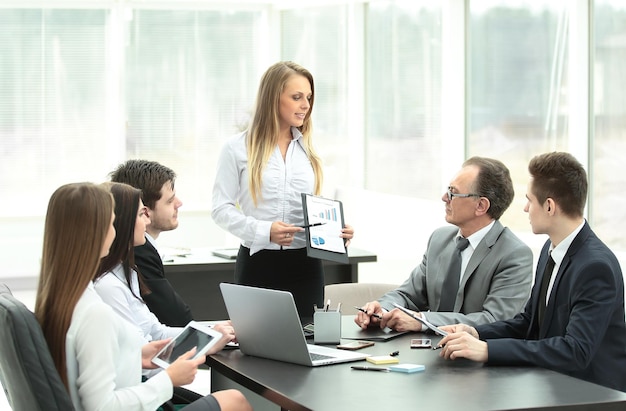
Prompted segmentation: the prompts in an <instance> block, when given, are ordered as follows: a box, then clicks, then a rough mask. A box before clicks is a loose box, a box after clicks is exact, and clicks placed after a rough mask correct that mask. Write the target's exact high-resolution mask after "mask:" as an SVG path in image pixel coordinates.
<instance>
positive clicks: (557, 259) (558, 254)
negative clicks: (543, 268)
mask: <svg viewBox="0 0 626 411" xmlns="http://www.w3.org/2000/svg"><path fill="white" fill-rule="evenodd" d="M584 225H585V220H583V222H582V223H581V224H580V225H579V226H578V227H577V228H576V229H575V230H574V231H572V232H571V233H570V234H569V235H568V236H567V237H565V238H564V239H563V241H561V242H560V243H559V245H557V246H556V247H555V246H554V244H552V243H550V249H549V250H548V255H551V256H552V259H553V260H554V268H552V273H551V274H550V284H548V291H547V292H546V306H547V305H548V302H549V301H550V294H552V287H553V286H554V280H556V275H554V273H558V272H559V267H561V263H562V262H563V259H564V258H565V254H566V253H567V250H568V249H569V246H570V245H572V242H573V241H574V238H576V236H577V235H578V233H580V230H582V229H583V226H584Z"/></svg>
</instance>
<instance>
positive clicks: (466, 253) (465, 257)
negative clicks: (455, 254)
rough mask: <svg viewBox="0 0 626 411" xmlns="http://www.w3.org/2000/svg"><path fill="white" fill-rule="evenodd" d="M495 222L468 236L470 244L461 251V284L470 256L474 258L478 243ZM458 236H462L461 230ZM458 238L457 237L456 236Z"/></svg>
mask: <svg viewBox="0 0 626 411" xmlns="http://www.w3.org/2000/svg"><path fill="white" fill-rule="evenodd" d="M494 224H495V220H493V221H492V222H491V223H489V224H487V225H486V226H485V227H483V228H481V229H480V230H478V231H476V232H475V233H474V234H472V235H470V236H469V237H467V240H468V241H469V245H468V246H467V248H466V249H465V250H463V251H461V275H460V276H459V284H460V283H461V282H462V281H463V276H464V275H465V269H466V268H467V264H468V263H469V260H470V258H472V254H474V250H476V247H478V244H480V242H481V241H482V240H483V238H485V236H486V235H487V233H488V232H489V230H491V228H492V227H493V225H494ZM457 237H461V231H459V233H458V234H457ZM455 239H456V238H455Z"/></svg>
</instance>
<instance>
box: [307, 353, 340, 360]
mask: <svg viewBox="0 0 626 411" xmlns="http://www.w3.org/2000/svg"><path fill="white" fill-rule="evenodd" d="M309 355H310V356H311V361H319V360H330V359H332V358H335V357H333V356H332V355H324V354H316V353H312V352H310V353H309Z"/></svg>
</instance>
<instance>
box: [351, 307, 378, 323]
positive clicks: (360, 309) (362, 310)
mask: <svg viewBox="0 0 626 411" xmlns="http://www.w3.org/2000/svg"><path fill="white" fill-rule="evenodd" d="M354 308H356V309H357V310H359V311H361V312H362V313H365V314H367V311H365V310H364V309H362V308H361V307H357V306H356V305H355V306H354ZM372 317H376V318H378V319H379V320H382V319H383V317H381V316H380V315H378V314H376V313H373V314H372Z"/></svg>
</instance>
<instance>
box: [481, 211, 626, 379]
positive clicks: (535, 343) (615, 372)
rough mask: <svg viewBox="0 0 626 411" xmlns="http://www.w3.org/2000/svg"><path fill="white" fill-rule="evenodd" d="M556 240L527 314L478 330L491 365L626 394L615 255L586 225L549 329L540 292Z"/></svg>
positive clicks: (558, 287)
mask: <svg viewBox="0 0 626 411" xmlns="http://www.w3.org/2000/svg"><path fill="white" fill-rule="evenodd" d="M549 246H550V240H548V241H547V242H546V244H545V245H544V246H543V249H542V250H541V254H540V257H539V261H538V262H537V271H536V275H535V285H534V286H533V289H532V292H531V297H530V300H528V303H527V304H526V307H525V309H524V311H523V312H522V313H520V314H518V315H516V316H515V317H514V318H513V319H511V320H506V321H498V322H495V323H492V324H486V325H482V326H478V327H476V330H477V331H478V333H479V335H480V339H481V340H485V341H487V345H488V352H489V357H488V363H489V364H532V365H537V366H540V367H544V368H549V369H552V370H555V371H559V372H562V373H564V374H568V375H571V376H573V377H577V378H580V379H583V380H587V381H591V382H594V383H596V384H600V385H604V386H606V387H610V388H615V389H618V390H620V391H626V371H625V370H626V323H625V322H624V279H623V277H622V271H621V269H620V266H619V263H618V261H617V259H616V258H615V255H614V254H613V253H612V252H611V250H609V248H608V247H607V246H606V245H605V244H604V243H602V241H601V240H600V239H598V237H596V235H595V234H594V232H593V231H592V230H591V228H590V227H589V224H588V223H587V222H585V224H584V226H583V228H582V229H581V231H580V232H579V233H578V235H576V237H575V238H574V241H573V242H572V244H571V245H570V247H569V249H568V250H567V252H566V254H565V257H564V259H563V262H562V263H561V266H560V267H559V271H558V273H557V274H556V278H555V281H554V285H553V287H552V291H551V294H550V295H551V297H550V300H549V304H548V306H547V307H546V312H545V317H544V320H543V324H537V307H538V296H539V288H540V284H541V278H542V277H543V271H544V268H545V266H546V263H547V258H548V249H549Z"/></svg>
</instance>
